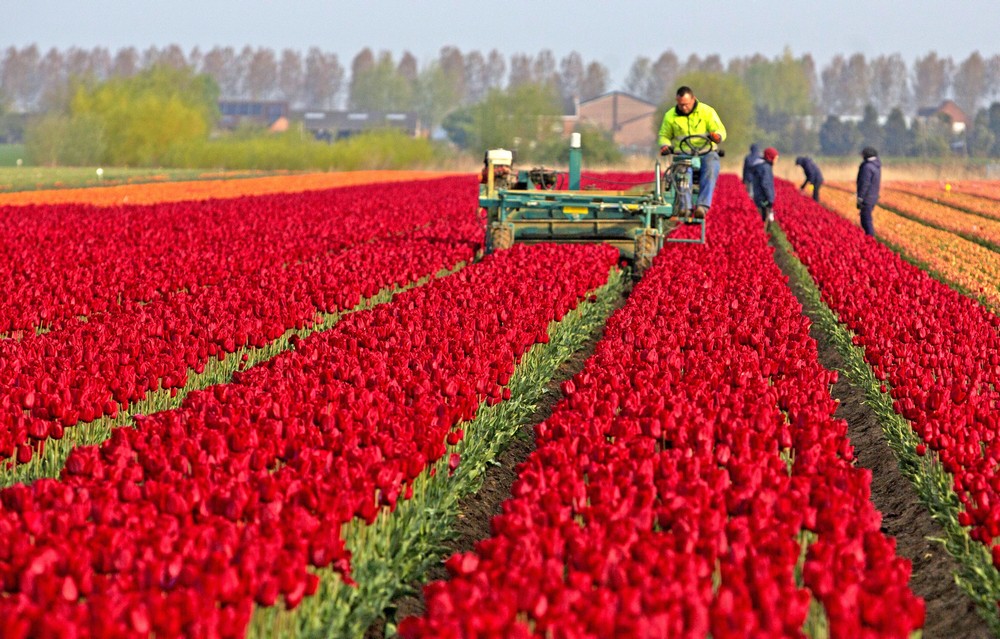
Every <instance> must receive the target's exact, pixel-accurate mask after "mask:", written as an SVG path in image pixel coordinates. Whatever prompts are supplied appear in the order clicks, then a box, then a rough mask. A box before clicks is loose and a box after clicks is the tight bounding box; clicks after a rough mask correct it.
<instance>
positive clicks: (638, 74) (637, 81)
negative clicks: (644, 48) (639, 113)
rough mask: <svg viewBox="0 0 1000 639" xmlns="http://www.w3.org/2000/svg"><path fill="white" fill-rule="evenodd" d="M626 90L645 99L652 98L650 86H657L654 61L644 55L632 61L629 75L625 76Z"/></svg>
mask: <svg viewBox="0 0 1000 639" xmlns="http://www.w3.org/2000/svg"><path fill="white" fill-rule="evenodd" d="M624 86H625V90H626V91H628V92H629V93H631V94H632V95H635V96H638V97H640V98H642V99H644V100H650V99H651V97H650V96H649V92H650V88H651V87H654V86H655V79H654V77H653V61H652V60H650V59H649V58H647V57H646V56H644V55H641V56H639V57H638V58H636V59H635V60H633V61H632V66H631V67H629V70H628V75H627V76H625V85H624Z"/></svg>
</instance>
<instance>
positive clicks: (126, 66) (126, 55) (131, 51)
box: [111, 47, 139, 78]
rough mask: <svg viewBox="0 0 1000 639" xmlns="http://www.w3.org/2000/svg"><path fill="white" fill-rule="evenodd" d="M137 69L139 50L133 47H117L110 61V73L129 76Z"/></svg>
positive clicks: (116, 75)
mask: <svg viewBox="0 0 1000 639" xmlns="http://www.w3.org/2000/svg"><path fill="white" fill-rule="evenodd" d="M138 71H139V52H138V51H136V49H135V47H125V48H124V49H119V50H118V52H117V53H116V54H115V59H114V60H113V61H112V63H111V75H113V76H115V77H118V78H130V77H132V76H133V75H135V74H136V73H137V72H138Z"/></svg>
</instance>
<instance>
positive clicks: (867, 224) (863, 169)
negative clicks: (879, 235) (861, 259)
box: [858, 146, 882, 236]
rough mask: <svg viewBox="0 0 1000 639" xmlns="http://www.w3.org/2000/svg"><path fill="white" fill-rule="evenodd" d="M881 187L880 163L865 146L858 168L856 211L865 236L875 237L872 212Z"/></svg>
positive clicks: (869, 148) (871, 150) (876, 154)
mask: <svg viewBox="0 0 1000 639" xmlns="http://www.w3.org/2000/svg"><path fill="white" fill-rule="evenodd" d="M881 185H882V161H881V160H879V158H878V151H876V150H875V149H874V148H872V147H870V146H866V147H865V148H863V149H862V150H861V165H860V166H859V167H858V211H860V213H861V228H863V229H864V230H865V234H866V235H872V236H874V235H875V227H874V225H872V211H874V210H875V205H876V204H878V195H879V187H880V186H881Z"/></svg>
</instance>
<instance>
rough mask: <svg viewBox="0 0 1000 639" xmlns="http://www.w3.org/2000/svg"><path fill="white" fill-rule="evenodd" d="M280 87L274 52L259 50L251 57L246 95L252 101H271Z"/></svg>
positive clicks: (264, 49)
mask: <svg viewBox="0 0 1000 639" xmlns="http://www.w3.org/2000/svg"><path fill="white" fill-rule="evenodd" d="M277 86H278V62H277V60H275V58H274V51H273V50H271V49H269V48H258V49H257V50H256V51H254V52H253V56H251V57H250V63H249V65H248V66H247V75H246V93H247V95H248V96H249V98H250V99H251V100H269V99H271V98H273V97H274V94H275V92H276V89H277Z"/></svg>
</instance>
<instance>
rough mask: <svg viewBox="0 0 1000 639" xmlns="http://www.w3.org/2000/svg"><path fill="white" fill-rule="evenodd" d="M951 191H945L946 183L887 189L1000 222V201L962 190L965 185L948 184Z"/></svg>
mask: <svg viewBox="0 0 1000 639" xmlns="http://www.w3.org/2000/svg"><path fill="white" fill-rule="evenodd" d="M947 184H948V185H949V186H951V187H952V188H951V189H945V183H940V184H939V183H935V182H889V183H888V184H886V188H887V189H888V190H889V191H902V192H905V193H909V194H911V195H918V196H920V197H922V198H926V199H929V200H933V201H934V202H937V203H939V204H942V205H944V206H951V207H954V208H957V209H963V210H965V211H971V212H972V213H978V214H979V215H985V216H986V217H991V218H993V219H996V220H1000V199H996V200H993V199H990V198H988V197H983V196H981V195H975V194H973V193H971V192H967V191H964V190H962V189H963V188H965V187H963V184H965V183H960V182H955V183H952V182H948V183H947ZM997 197H1000V186H998V187H997Z"/></svg>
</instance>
